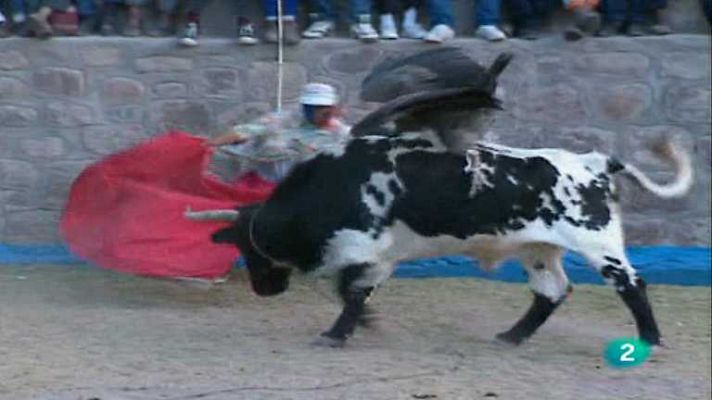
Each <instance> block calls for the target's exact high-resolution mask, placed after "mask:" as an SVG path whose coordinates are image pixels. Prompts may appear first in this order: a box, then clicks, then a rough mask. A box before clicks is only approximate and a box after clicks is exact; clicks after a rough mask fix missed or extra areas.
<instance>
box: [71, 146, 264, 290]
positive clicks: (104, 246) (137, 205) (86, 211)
mask: <svg viewBox="0 0 712 400" xmlns="http://www.w3.org/2000/svg"><path fill="white" fill-rule="evenodd" d="M211 153H212V152H211V149H210V148H209V147H208V146H207V145H206V144H205V139H203V138H198V137H194V136H191V135H188V134H186V133H182V132H170V133H167V134H164V135H161V136H158V137H156V138H154V139H152V140H150V141H148V142H145V143H142V144H139V145H138V146H136V147H133V148H130V149H128V150H125V151H122V152H120V153H117V154H114V155H111V156H109V157H107V158H105V159H104V160H101V161H99V162H97V163H95V164H92V165H90V166H89V167H87V168H86V169H85V170H84V171H83V172H82V173H81V174H80V175H79V176H78V177H77V179H76V180H75V181H74V183H73V184H72V188H71V191H70V194H69V199H68V202H67V205H66V208H65V210H64V214H63V215H62V220H61V222H60V231H61V234H62V237H63V238H64V240H65V241H66V242H67V244H68V245H69V248H70V249H71V250H72V252H74V253H75V254H77V255H79V256H80V257H83V258H85V259H86V260H89V261H91V262H92V263H95V264H97V265H99V266H102V267H105V268H110V269H116V270H119V271H124V272H130V273H133V274H139V275H147V276H161V277H192V278H204V279H214V278H217V277H221V276H224V275H226V274H227V273H228V272H229V270H230V269H231V268H232V265H233V264H234V262H235V259H236V258H237V257H238V256H239V251H238V250H237V248H235V247H234V246H228V245H224V244H222V245H217V244H214V243H212V242H211V241H210V235H211V234H212V233H213V232H215V231H216V230H218V229H219V228H221V227H223V226H225V223H221V222H200V221H189V220H186V219H185V218H184V217H183V212H184V211H185V210H186V209H187V208H188V207H191V208H192V209H193V210H195V211H197V210H204V209H216V208H217V209H219V208H235V207H236V206H241V205H245V204H249V203H254V202H259V201H264V200H265V199H266V198H267V197H268V196H269V194H270V193H271V192H272V189H273V188H274V184H273V183H270V182H267V181H264V180H262V179H260V178H259V177H258V176H256V175H249V176H247V177H245V178H243V179H242V180H241V181H239V182H238V183H237V184H236V185H227V184H225V183H223V182H221V181H219V180H218V179H217V178H216V177H214V176H212V175H209V174H207V173H206V169H207V165H208V162H209V158H210V155H211Z"/></svg>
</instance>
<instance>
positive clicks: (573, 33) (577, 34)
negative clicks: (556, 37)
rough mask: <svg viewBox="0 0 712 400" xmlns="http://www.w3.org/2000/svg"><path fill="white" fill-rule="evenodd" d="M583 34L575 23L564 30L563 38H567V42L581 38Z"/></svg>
mask: <svg viewBox="0 0 712 400" xmlns="http://www.w3.org/2000/svg"><path fill="white" fill-rule="evenodd" d="M584 36H586V35H584V33H583V31H582V30H581V29H579V27H578V26H575V25H573V26H569V27H568V28H566V29H565V30H564V39H566V40H568V41H569V42H575V41H577V40H581V39H583V37H584Z"/></svg>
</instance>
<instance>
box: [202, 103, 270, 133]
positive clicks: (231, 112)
mask: <svg viewBox="0 0 712 400" xmlns="http://www.w3.org/2000/svg"><path fill="white" fill-rule="evenodd" d="M270 111H272V106H271V105H270V104H269V103H264V102H248V103H243V104H240V105H239V106H233V107H229V108H228V109H226V110H223V111H218V112H217V113H216V114H217V128H218V130H219V131H229V130H230V128H231V127H233V126H235V125H237V124H244V123H246V122H250V121H253V120H255V119H257V118H259V117H261V116H263V115H265V114H267V113H269V112H270Z"/></svg>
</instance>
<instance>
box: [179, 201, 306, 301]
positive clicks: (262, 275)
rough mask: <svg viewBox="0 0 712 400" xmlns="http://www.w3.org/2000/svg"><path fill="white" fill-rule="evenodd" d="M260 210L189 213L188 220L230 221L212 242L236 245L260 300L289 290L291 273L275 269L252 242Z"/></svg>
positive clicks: (215, 234)
mask: <svg viewBox="0 0 712 400" xmlns="http://www.w3.org/2000/svg"><path fill="white" fill-rule="evenodd" d="M258 208H259V205H252V206H248V207H243V208H241V209H240V210H239V211H236V210H210V211H197V212H193V211H188V212H186V214H185V216H186V218H188V219H193V220H213V221H215V220H218V221H231V222H232V224H231V225H230V226H228V227H226V228H222V229H220V230H218V231H216V232H215V233H213V235H212V240H213V242H215V243H231V244H234V245H236V246H237V247H238V248H239V249H240V252H241V253H242V256H243V257H244V259H245V263H246V264H247V271H248V272H249V275H250V282H251V283H252V289H253V290H254V291H255V293H257V294H258V295H259V296H275V295H278V294H281V293H283V292H284V291H286V290H287V288H288V287H289V275H290V274H291V272H292V270H291V268H284V267H280V266H275V265H274V264H273V262H272V261H271V260H269V259H268V258H266V257H264V256H262V255H261V254H260V251H259V250H258V249H257V248H256V245H255V243H254V242H253V239H251V238H250V229H251V226H250V224H251V220H252V218H253V217H254V215H255V213H256V212H257V210H258ZM252 228H253V227H252Z"/></svg>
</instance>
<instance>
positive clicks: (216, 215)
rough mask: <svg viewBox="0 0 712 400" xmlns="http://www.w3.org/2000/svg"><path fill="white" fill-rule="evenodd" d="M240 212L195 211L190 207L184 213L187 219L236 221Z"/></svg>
mask: <svg viewBox="0 0 712 400" xmlns="http://www.w3.org/2000/svg"><path fill="white" fill-rule="evenodd" d="M239 215H240V212H239V211H237V210H204V211H193V210H191V209H190V207H188V209H187V210H185V213H183V216H184V217H185V218H186V219H191V220H194V221H236V220H237V217H238V216H239Z"/></svg>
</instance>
